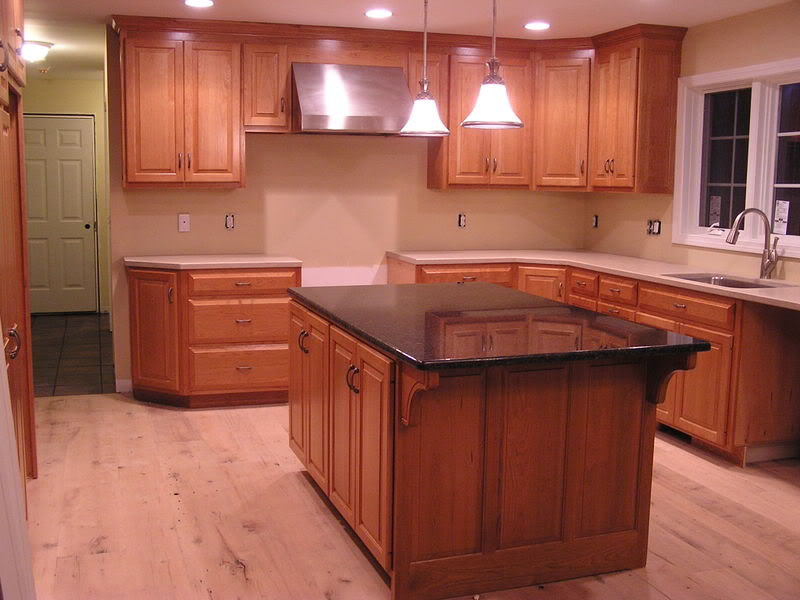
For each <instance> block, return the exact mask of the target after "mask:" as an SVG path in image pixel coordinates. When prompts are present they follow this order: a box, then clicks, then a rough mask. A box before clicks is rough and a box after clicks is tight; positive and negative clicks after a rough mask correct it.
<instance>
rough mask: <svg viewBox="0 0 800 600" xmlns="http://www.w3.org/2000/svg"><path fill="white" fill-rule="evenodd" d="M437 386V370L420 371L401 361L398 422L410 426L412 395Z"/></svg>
mask: <svg viewBox="0 0 800 600" xmlns="http://www.w3.org/2000/svg"><path fill="white" fill-rule="evenodd" d="M437 387H439V372H438V371H420V370H419V369H415V368H414V367H412V366H410V365H407V364H405V363H401V371H400V394H399V395H400V423H402V424H403V425H405V426H406V427H410V426H411V404H412V402H413V400H414V397H415V396H416V395H417V394H418V393H420V392H425V391H427V390H433V389H435V388H437Z"/></svg>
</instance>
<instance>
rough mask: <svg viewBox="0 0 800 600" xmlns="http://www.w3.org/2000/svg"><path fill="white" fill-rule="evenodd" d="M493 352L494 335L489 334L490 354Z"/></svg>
mask: <svg viewBox="0 0 800 600" xmlns="http://www.w3.org/2000/svg"><path fill="white" fill-rule="evenodd" d="M492 350H494V335H493V334H491V333H490V334H489V352H491V351H492Z"/></svg>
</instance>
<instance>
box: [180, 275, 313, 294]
mask: <svg viewBox="0 0 800 600" xmlns="http://www.w3.org/2000/svg"><path fill="white" fill-rule="evenodd" d="M299 279H300V278H299V277H298V271H297V269H276V270H274V271H224V272H220V271H212V272H204V271H193V272H190V273H188V277H187V288H188V293H189V296H190V297H193V296H228V295H235V296H245V295H247V296H249V295H257V294H275V293H283V292H285V291H286V288H290V287H292V286H295V285H299V284H300V281H299Z"/></svg>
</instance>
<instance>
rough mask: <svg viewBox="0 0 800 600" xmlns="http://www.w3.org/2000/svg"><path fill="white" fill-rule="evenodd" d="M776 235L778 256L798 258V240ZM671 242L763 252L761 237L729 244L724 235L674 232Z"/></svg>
mask: <svg viewBox="0 0 800 600" xmlns="http://www.w3.org/2000/svg"><path fill="white" fill-rule="evenodd" d="M726 233H727V230H726ZM778 237H779V238H780V240H781V241H780V242H778V256H779V257H781V258H800V240H798V241H794V240H791V241H790V242H786V241H785V238H786V236H782V235H779V236H778ZM791 237H795V236H791ZM672 243H673V244H680V245H682V246H696V247H699V248H703V249H705V250H722V251H725V252H739V253H741V254H756V255H758V256H761V253H762V252H764V239H763V238H761V239H759V240H746V239H744V238H742V237H740V238H739V241H738V242H737V243H736V245H731V244H728V243H726V242H725V236H724V235H721V236H720V235H709V234H706V233H696V234H691V233H690V234H685V235H679V234H677V233H676V234H675V235H673V236H672Z"/></svg>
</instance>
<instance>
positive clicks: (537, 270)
mask: <svg viewBox="0 0 800 600" xmlns="http://www.w3.org/2000/svg"><path fill="white" fill-rule="evenodd" d="M566 281H567V269H566V268H565V267H549V266H535V267H530V266H519V267H517V289H518V290H520V291H523V292H527V293H529V294H533V295H535V296H542V297H543V298H548V299H550V300H556V301H558V302H565V301H566V294H565V291H564V290H565V287H566Z"/></svg>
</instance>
